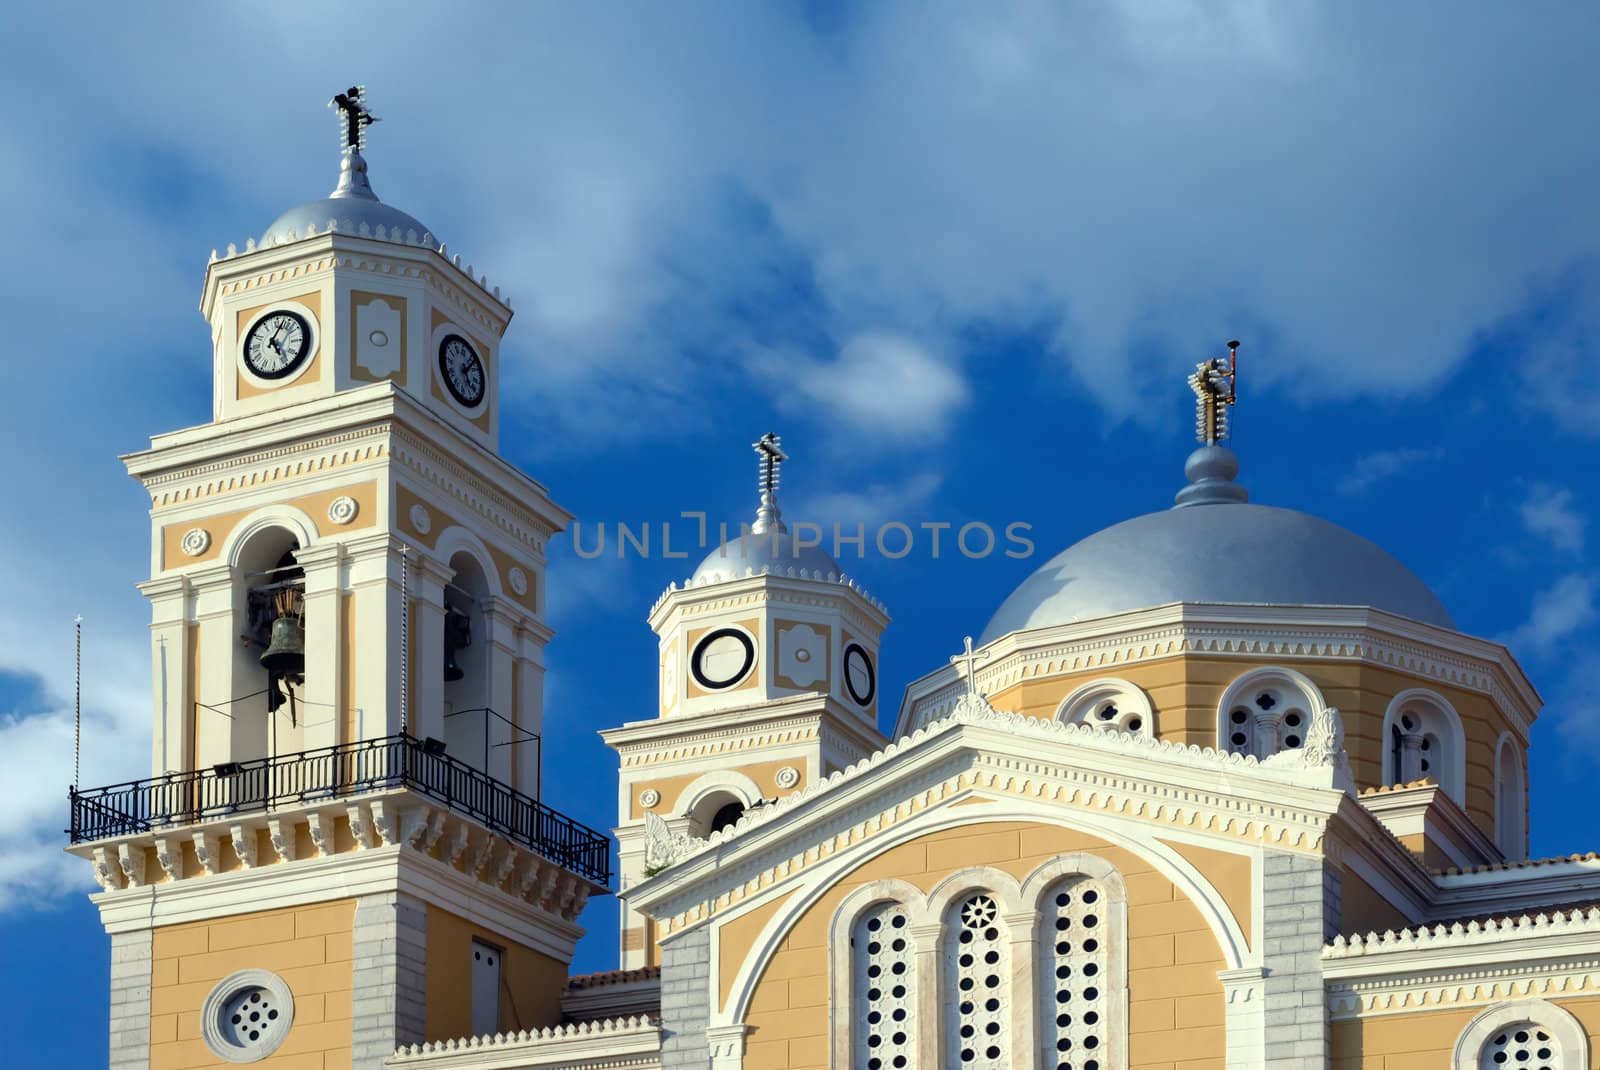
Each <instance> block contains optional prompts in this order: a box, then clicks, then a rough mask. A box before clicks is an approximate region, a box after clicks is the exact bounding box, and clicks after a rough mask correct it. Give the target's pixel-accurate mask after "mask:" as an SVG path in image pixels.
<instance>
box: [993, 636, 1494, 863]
mask: <svg viewBox="0 0 1600 1070" xmlns="http://www.w3.org/2000/svg"><path fill="white" fill-rule="evenodd" d="M1268 665H1276V666H1282V667H1285V668H1290V669H1295V670H1297V671H1299V672H1301V673H1303V674H1304V675H1305V676H1307V677H1309V678H1310V679H1311V681H1312V682H1313V683H1315V684H1316V685H1317V687H1319V688H1320V689H1321V690H1322V695H1323V697H1324V698H1325V699H1326V700H1327V702H1328V704H1329V705H1330V706H1335V707H1338V709H1339V712H1340V713H1341V714H1342V715H1343V717H1344V728H1345V746H1346V749H1347V750H1348V751H1349V753H1350V767H1351V770H1352V772H1353V773H1354V774H1355V779H1356V783H1357V784H1358V785H1359V786H1360V787H1363V788H1368V787H1375V786H1378V785H1379V784H1381V783H1382V779H1383V748H1384V742H1383V739H1382V735H1383V713H1384V711H1385V710H1386V709H1388V707H1389V703H1390V701H1391V700H1392V699H1393V698H1394V696H1396V695H1398V694H1399V693H1400V692H1402V691H1405V690H1408V689H1410V688H1414V687H1422V688H1427V689H1429V690H1431V691H1435V692H1437V693H1438V694H1440V695H1442V696H1443V697H1444V698H1445V699H1446V700H1447V701H1449V702H1450V704H1451V705H1452V706H1454V707H1455V709H1456V712H1457V713H1458V714H1460V715H1461V727H1462V730H1463V732H1464V733H1465V735H1466V795H1467V805H1466V807H1465V809H1466V811H1467V814H1468V816H1470V817H1471V818H1472V820H1473V823H1474V824H1476V825H1477V826H1478V828H1479V829H1480V830H1481V831H1482V832H1483V833H1484V835H1486V836H1488V837H1489V838H1490V839H1493V838H1494V749H1495V744H1496V742H1497V741H1498V740H1499V738H1500V733H1501V732H1503V731H1506V730H1507V729H1509V728H1510V727H1511V724H1510V721H1509V720H1507V718H1506V717H1505V716H1504V715H1503V714H1502V713H1501V712H1500V711H1499V710H1497V709H1495V706H1494V703H1493V702H1491V701H1490V699H1489V698H1488V697H1487V696H1485V695H1480V694H1478V693H1477V692H1473V691H1464V690H1461V689H1459V688H1454V687H1450V686H1447V685H1444V684H1441V683H1439V682H1438V681H1435V680H1431V679H1428V678H1425V677H1420V676H1413V675H1410V674H1407V673H1402V672H1396V671H1394V670H1392V669H1386V668H1382V667H1380V666H1375V665H1367V664H1362V663H1359V662H1346V663H1339V662H1330V661H1322V660H1315V661H1313V660H1308V659H1295V658H1277V659H1274V660H1271V661H1260V662H1247V661H1240V660H1237V659H1229V658H1208V657H1181V656H1180V657H1171V658H1163V659H1160V660H1157V661H1148V662H1142V663H1140V664H1137V665H1121V666H1102V667H1100V668H1096V669H1092V670H1089V671H1086V672H1080V673H1073V674H1070V675H1063V676H1052V677H1047V678H1044V679H1033V680H1024V681H1021V682H1020V683H1017V684H1013V685H1012V686H1010V687H1008V688H1006V689H1004V690H1003V691H999V692H997V693H995V694H994V695H991V696H990V697H989V699H990V702H991V703H992V704H993V705H994V707H995V708H996V709H1000V710H1006V711H1008V712H1011V713H1020V714H1023V715H1025V716H1028V717H1041V718H1051V717H1054V716H1055V713H1056V708H1057V707H1058V706H1060V704H1061V702H1062V700H1063V699H1065V698H1066V697H1067V696H1068V695H1069V694H1071V693H1072V692H1073V691H1074V690H1076V689H1077V688H1078V687H1080V686H1081V685H1083V684H1086V683H1088V682H1089V681H1091V680H1098V679H1102V678H1104V677H1116V678H1119V679H1123V680H1127V681H1129V682H1130V683H1133V684H1136V685H1138V686H1139V687H1141V688H1143V689H1144V690H1145V693H1146V694H1148V695H1149V696H1150V702H1151V705H1152V706H1153V707H1154V708H1155V712H1156V730H1157V735H1158V736H1159V738H1161V739H1167V740H1172V741H1174V742H1178V743H1188V744H1193V745H1196V746H1201V747H1214V746H1216V742H1217V740H1216V724H1217V703H1219V702H1220V701H1222V693H1223V692H1224V691H1225V690H1227V688H1228V685H1229V684H1231V683H1232V682H1233V681H1234V680H1236V679H1238V678H1239V677H1240V676H1242V675H1244V674H1245V673H1247V672H1249V671H1250V670H1252V669H1256V668H1263V667H1265V666H1268Z"/></svg>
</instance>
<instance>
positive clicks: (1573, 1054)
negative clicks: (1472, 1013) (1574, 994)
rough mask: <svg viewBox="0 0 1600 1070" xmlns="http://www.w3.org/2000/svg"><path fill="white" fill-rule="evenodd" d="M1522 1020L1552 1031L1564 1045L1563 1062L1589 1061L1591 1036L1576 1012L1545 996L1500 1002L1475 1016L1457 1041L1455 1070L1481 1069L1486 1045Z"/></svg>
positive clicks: (1562, 1046) (1453, 1063) (1568, 1063)
mask: <svg viewBox="0 0 1600 1070" xmlns="http://www.w3.org/2000/svg"><path fill="white" fill-rule="evenodd" d="M1518 1022H1533V1023H1534V1024H1536V1025H1540V1026H1543V1027H1544V1028H1545V1029H1548V1030H1549V1031H1550V1034H1551V1035H1552V1036H1554V1037H1555V1038H1556V1041H1557V1043H1559V1044H1560V1045H1561V1055H1562V1059H1561V1063H1560V1065H1561V1066H1563V1067H1566V1066H1574V1067H1580V1066H1588V1065H1589V1037H1588V1034H1587V1033H1585V1032H1584V1028H1583V1025H1582V1023H1580V1022H1579V1021H1578V1019H1576V1018H1574V1017H1573V1016H1572V1013H1571V1012H1570V1011H1567V1010H1563V1009H1562V1008H1560V1007H1558V1006H1556V1005H1555V1004H1554V1003H1549V1002H1546V1001H1545V1000H1542V999H1519V1000H1515V1001H1513V1002H1509V1003H1497V1004H1495V1005H1494V1006H1493V1007H1490V1008H1489V1009H1488V1010H1486V1011H1484V1012H1483V1013H1482V1014H1480V1015H1478V1016H1477V1017H1476V1018H1474V1019H1473V1020H1472V1021H1471V1023H1470V1024H1468V1026H1467V1028H1466V1029H1465V1030H1464V1031H1463V1032H1462V1034H1461V1037H1460V1039H1459V1040H1457V1041H1456V1048H1455V1052H1454V1053H1453V1054H1452V1056H1451V1063H1450V1066H1451V1070H1480V1066H1481V1063H1480V1061H1479V1060H1480V1058H1481V1053H1482V1050H1483V1045H1484V1044H1485V1043H1486V1042H1487V1041H1488V1040H1489V1038H1490V1037H1492V1036H1494V1034H1495V1033H1497V1032H1498V1031H1499V1030H1500V1029H1502V1028H1504V1027H1505V1026H1509V1025H1516V1024H1517V1023H1518Z"/></svg>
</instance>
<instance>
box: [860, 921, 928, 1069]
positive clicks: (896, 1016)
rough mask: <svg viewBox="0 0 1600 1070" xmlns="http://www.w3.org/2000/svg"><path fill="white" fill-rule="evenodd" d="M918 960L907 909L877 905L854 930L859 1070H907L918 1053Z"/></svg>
mask: <svg viewBox="0 0 1600 1070" xmlns="http://www.w3.org/2000/svg"><path fill="white" fill-rule="evenodd" d="M914 965H915V963H914V957H913V948H912V940H911V929H910V925H909V915H908V914H907V912H906V907H905V905H904V904H902V903H894V902H887V903H882V902H880V903H876V904H874V905H872V906H870V907H868V908H867V909H866V910H864V911H862V913H861V915H860V916H859V917H858V918H857V919H856V922H855V924H854V926H852V927H851V930H850V971H851V979H850V980H851V988H852V992H851V1000H850V1005H851V1007H852V1010H853V1014H852V1017H853V1018H854V1022H853V1024H852V1029H853V1030H854V1033H855V1035H854V1037H853V1038H852V1039H853V1041H854V1043H852V1045H851V1051H852V1052H853V1058H852V1060H851V1065H852V1066H854V1067H855V1068H856V1070H907V1068H909V1067H912V1066H913V1065H915V1062H916V1049H917V1032H916V993H915V992H914V991H913V989H914V985H915V982H914V976H915V970H914Z"/></svg>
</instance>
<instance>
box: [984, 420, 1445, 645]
mask: <svg viewBox="0 0 1600 1070" xmlns="http://www.w3.org/2000/svg"><path fill="white" fill-rule="evenodd" d="M1186 467H1187V470H1188V473H1189V476H1190V480H1191V485H1190V486H1188V487H1185V488H1184V489H1183V490H1182V491H1180V492H1179V494H1178V505H1176V506H1175V507H1174V508H1172V509H1168V510H1166V511H1165V512H1160V513H1149V514H1147V515H1145V516H1139V517H1134V518H1133V519H1132V520H1125V521H1123V522H1122V523H1120V524H1115V525H1113V526H1111V527H1109V528H1106V529H1105V530H1104V531H1098V532H1096V533H1095V534H1093V535H1090V536H1089V537H1088V538H1086V539H1083V540H1082V541H1080V542H1078V543H1075V544H1074V545H1072V546H1070V547H1068V548H1067V549H1066V550H1063V551H1062V552H1061V553H1059V554H1057V555H1056V556H1055V557H1053V558H1051V559H1050V560H1049V561H1048V562H1046V563H1045V564H1044V566H1043V567H1041V568H1040V569H1039V570H1038V571H1036V572H1034V574H1033V575H1031V576H1029V577H1028V578H1027V579H1026V580H1024V581H1023V582H1022V585H1021V586H1019V587H1018V588H1017V589H1016V590H1015V591H1013V592H1012V593H1011V596H1010V597H1009V598H1007V599H1006V600H1005V601H1004V602H1003V603H1001V605H1000V608H999V609H998V610H996V611H995V614H994V616H993V617H992V618H990V620H989V624H988V626H987V627H985V628H984V630H983V637H982V642H985V643H987V642H990V641H991V640H994V639H998V638H1000V637H1001V636H1002V635H1006V634H1007V633H1009V632H1014V631H1023V630H1025V629H1029V628H1045V627H1049V626H1051V625H1055V624H1067V623H1071V622H1074V621H1081V620H1091V619H1093V618H1096V617H1104V616H1108V615H1110V614H1113V613H1122V612H1126V611H1128V610H1134V609H1145V608H1148V607H1150V606H1158V605H1165V604H1167V603H1170V602H1220V603H1237V604H1269V605H1334V606H1370V607H1373V608H1375V609H1382V610H1385V611H1387V612H1390V613H1396V614H1399V615H1400V616H1403V617H1409V618H1411V619H1413V620H1419V621H1423V622H1425V623H1427V624H1434V625H1438V626H1439V627H1442V628H1452V629H1453V628H1454V627H1455V624H1454V622H1453V621H1452V620H1451V619H1450V614H1449V613H1448V612H1446V610H1445V608H1444V605H1443V604H1442V603H1441V602H1440V601H1439V599H1438V598H1437V597H1436V596H1435V595H1434V593H1433V592H1432V591H1431V590H1429V589H1428V587H1427V585H1426V584H1424V583H1423V582H1422V581H1421V580H1420V579H1418V578H1417V577H1416V576H1415V575H1414V574H1413V573H1412V572H1411V570H1409V569H1408V568H1406V567H1405V566H1404V565H1402V564H1401V563H1400V562H1399V561H1397V560H1395V558H1394V557H1392V556H1391V555H1390V554H1389V553H1388V552H1387V551H1385V550H1384V549H1383V548H1382V547H1380V546H1378V545H1377V544H1375V543H1373V542H1370V541H1368V540H1367V539H1364V538H1362V537H1361V536H1360V535H1357V534H1355V533H1354V532H1351V531H1347V530H1345V529H1344V528H1341V527H1339V526H1338V525H1337V524H1331V523H1329V522H1328V521H1326V520H1322V519H1319V518H1317V517H1314V516H1311V515H1309V514H1307V513H1300V512H1296V511H1294V510H1292V509H1276V508H1272V507H1270V506H1264V505H1250V504H1247V503H1246V501H1245V494H1244V490H1243V488H1242V487H1240V486H1238V484H1236V483H1233V482H1232V479H1233V475H1234V473H1235V472H1237V470H1238V461H1237V460H1236V459H1234V457H1233V454H1232V453H1231V452H1230V451H1229V450H1227V449H1224V448H1223V447H1220V446H1210V447H1204V448H1202V449H1199V450H1196V451H1195V452H1194V454H1193V455H1191V457H1190V459H1189V464H1188V465H1187V466H1186Z"/></svg>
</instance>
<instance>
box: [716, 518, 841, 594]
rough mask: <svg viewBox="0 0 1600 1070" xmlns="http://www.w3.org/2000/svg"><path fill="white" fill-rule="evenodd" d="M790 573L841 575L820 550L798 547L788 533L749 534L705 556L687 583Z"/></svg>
mask: <svg viewBox="0 0 1600 1070" xmlns="http://www.w3.org/2000/svg"><path fill="white" fill-rule="evenodd" d="M791 569H792V570H794V573H795V574H796V575H799V574H801V573H802V572H804V573H807V574H810V575H811V578H822V579H828V578H829V577H830V575H831V576H832V577H834V578H837V577H838V576H839V575H840V574H841V573H842V572H843V569H841V568H840V567H839V563H838V562H837V561H835V560H834V559H833V558H832V557H831V556H830V555H829V554H828V552H827V551H826V550H824V549H823V548H822V547H820V546H799V545H798V544H796V542H795V539H794V536H793V535H791V534H790V533H789V532H787V531H784V530H777V531H761V532H757V531H751V532H749V533H748V534H745V535H741V536H740V537H739V538H737V539H729V540H728V541H727V542H725V543H723V544H722V545H721V546H719V547H717V548H716V549H715V550H712V551H711V553H709V554H707V555H706V559H705V560H704V561H702V562H700V567H699V568H697V569H695V570H694V576H693V578H692V579H690V581H689V582H690V583H691V584H697V583H701V582H705V583H715V582H717V581H719V580H733V579H738V578H739V577H740V576H745V575H748V574H750V573H761V572H770V573H772V574H773V575H779V576H782V575H788V573H789V571H790V570H791Z"/></svg>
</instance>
